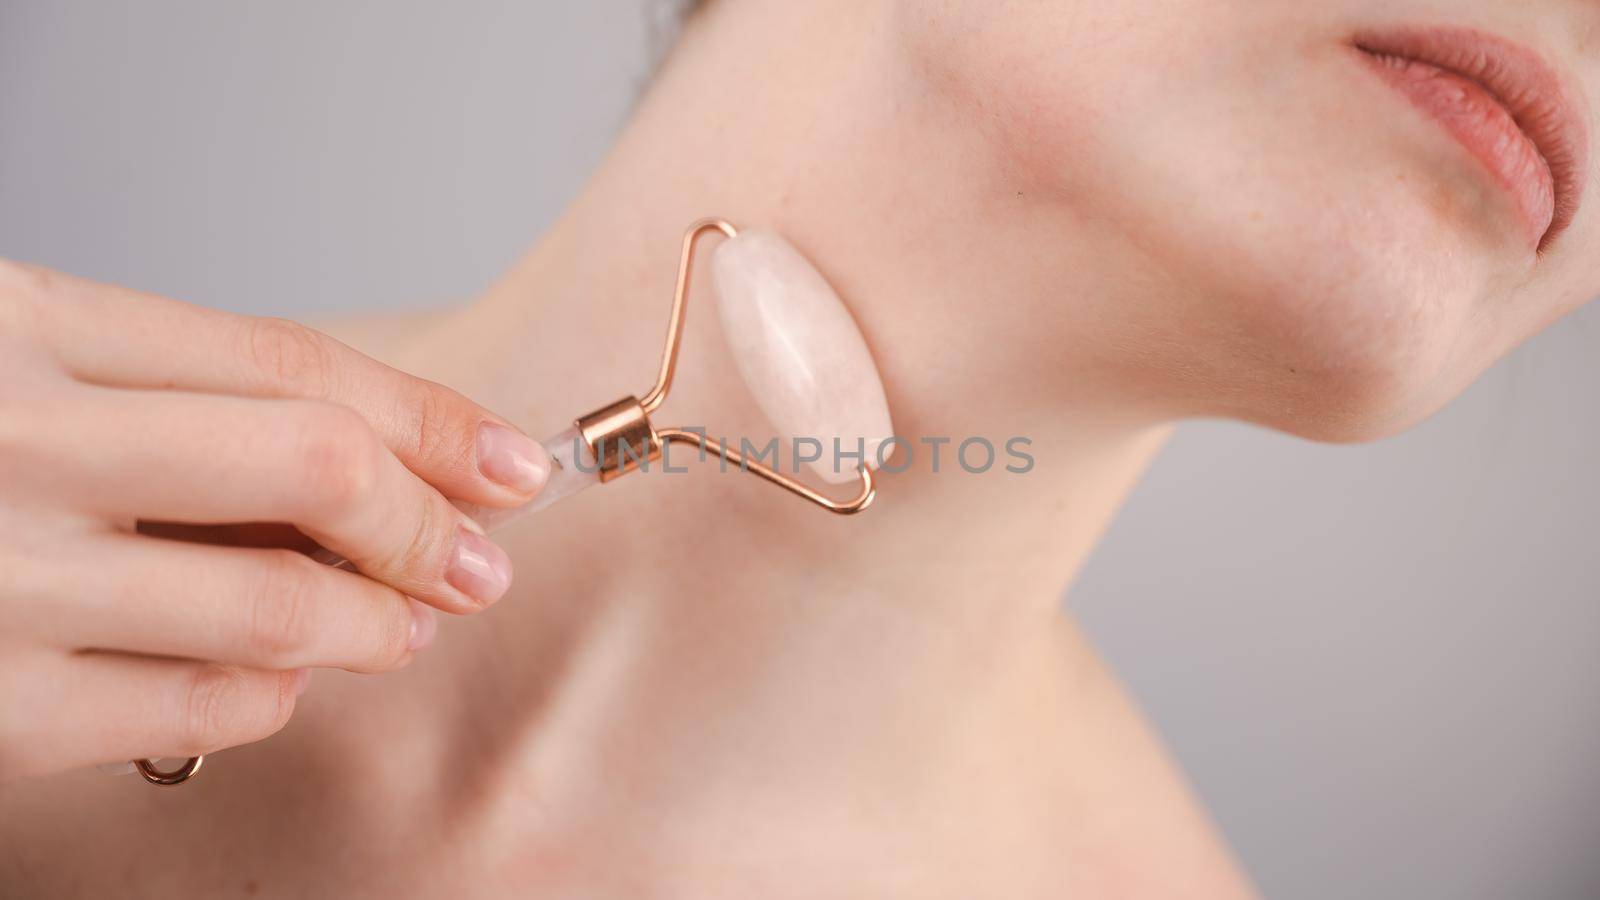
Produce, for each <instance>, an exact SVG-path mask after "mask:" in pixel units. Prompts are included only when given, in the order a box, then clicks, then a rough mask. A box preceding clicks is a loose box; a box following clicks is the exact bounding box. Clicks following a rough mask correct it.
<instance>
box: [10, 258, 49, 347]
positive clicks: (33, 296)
mask: <svg viewBox="0 0 1600 900" xmlns="http://www.w3.org/2000/svg"><path fill="white" fill-rule="evenodd" d="M55 280H56V275H55V273H53V272H51V271H50V270H49V269H44V268H41V267H39V266H30V265H27V264H25V263H19V262H13V261H11V260H9V259H0V335H20V334H23V333H25V332H27V331H30V330H31V326H33V325H34V324H35V323H34V318H35V317H36V316H37V315H38V314H39V313H40V305H39V304H40V301H41V300H42V299H44V298H48V297H49V296H50V295H52V294H54V293H55V292H56V288H55Z"/></svg>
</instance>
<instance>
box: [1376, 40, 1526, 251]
mask: <svg viewBox="0 0 1600 900" xmlns="http://www.w3.org/2000/svg"><path fill="white" fill-rule="evenodd" d="M1362 56H1363V57H1365V58H1366V59H1367V61H1368V62H1369V63H1370V64H1371V65H1372V67H1373V68H1374V69H1375V70H1376V71H1377V72H1378V74H1379V75H1381V76H1383V78H1384V79H1385V80H1386V81H1388V82H1389V83H1390V84H1391V85H1393V86H1394V87H1396V88H1397V89H1399V90H1400V92H1401V93H1403V94H1405V95H1406V96H1407V97H1408V98H1410V100H1411V102H1412V104H1413V105H1415V106H1416V107H1417V108H1418V109H1421V110H1422V111H1423V112H1425V113H1427V114H1429V115H1431V116H1432V117H1433V118H1435V119H1437V120H1438V121H1439V122H1440V123H1441V124H1442V125H1444V127H1445V129H1446V130H1447V131H1449V132H1450V133H1451V134H1452V135H1454V137H1455V139H1456V140H1457V141H1458V142H1460V143H1461V145H1462V146H1463V147H1465V148H1466V149H1467V150H1468V152H1470V153H1471V154H1472V155H1473V156H1474V157H1476V158H1477V160H1478V161H1479V162H1480V163H1482V164H1483V166H1484V167H1485V168H1487V169H1488V171H1489V173H1490V174H1491V175H1493V176H1494V180H1495V181H1496V182H1497V183H1498V184H1499V185H1500V187H1501V188H1503V189H1504V190H1505V191H1506V193H1508V194H1509V195H1510V197H1511V201H1512V203H1513V205H1514V206H1515V208H1516V212H1517V218H1518V219H1519V220H1520V224H1521V225H1522V226H1523V230H1524V233H1525V236H1526V238H1527V240H1528V243H1529V245H1530V246H1531V247H1533V248H1534V249H1536V250H1537V249H1538V248H1539V246H1540V245H1541V244H1542V243H1543V241H1544V236H1545V234H1547V233H1548V232H1549V231H1550V226H1551V223H1552V222H1554V221H1555V212H1556V185H1555V176H1554V175H1553V174H1552V173H1551V171H1550V164H1549V162H1548V161H1546V160H1545V158H1544V155H1543V154H1541V153H1540V152H1539V148H1538V147H1537V146H1536V145H1535V144H1534V142H1533V141H1532V140H1531V139H1530V138H1529V137H1528V135H1527V134H1526V133H1525V132H1524V131H1523V130H1522V128H1521V127H1520V126H1518V125H1517V122H1516V119H1514V118H1512V116H1511V113H1510V111H1508V110H1507V109H1506V108H1505V106H1504V105H1502V104H1501V103H1500V101H1498V100H1496V99H1495V98H1494V97H1493V96H1492V95H1491V94H1490V93H1489V92H1488V91H1486V90H1485V89H1484V88H1483V87H1482V86H1481V85H1479V84H1478V83H1477V82H1475V81H1473V80H1472V79H1470V78H1466V77H1464V76H1461V75H1457V74H1456V73H1454V72H1450V71H1448V70H1446V69H1441V68H1439V67H1438V66H1433V65H1429V64H1428V63H1424V62H1418V61H1416V60H1413V59H1405V58H1403V57H1397V56H1386V55H1380V54H1374V53H1370V52H1367V51H1362Z"/></svg>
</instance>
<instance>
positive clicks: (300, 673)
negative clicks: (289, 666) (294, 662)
mask: <svg viewBox="0 0 1600 900" xmlns="http://www.w3.org/2000/svg"><path fill="white" fill-rule="evenodd" d="M310 686H311V670H310V669H295V670H294V680H293V681H291V682H290V683H289V689H290V690H292V691H294V695H295V696H296V697H298V696H300V695H301V694H304V693H305V692H306V688H308V687H310Z"/></svg>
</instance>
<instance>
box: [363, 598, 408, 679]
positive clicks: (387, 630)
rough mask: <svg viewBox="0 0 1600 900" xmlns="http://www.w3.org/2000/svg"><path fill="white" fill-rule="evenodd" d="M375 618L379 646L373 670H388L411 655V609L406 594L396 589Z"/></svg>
mask: <svg viewBox="0 0 1600 900" xmlns="http://www.w3.org/2000/svg"><path fill="white" fill-rule="evenodd" d="M375 618H376V621H375V622H374V623H373V628H374V632H375V639H376V642H377V646H376V647H375V648H374V650H373V653H372V658H371V661H370V666H371V671H375V672H382V671H388V670H389V669H393V668H395V667H396V666H399V665H400V664H401V663H403V662H405V660H406V659H407V658H408V657H410V655H411V609H410V604H409V602H408V601H407V600H406V598H405V595H404V594H401V593H400V592H399V591H394V592H393V595H392V596H391V597H389V598H388V599H386V600H385V601H384V602H383V603H382V605H381V612H379V613H378V614H377V615H376V617H375Z"/></svg>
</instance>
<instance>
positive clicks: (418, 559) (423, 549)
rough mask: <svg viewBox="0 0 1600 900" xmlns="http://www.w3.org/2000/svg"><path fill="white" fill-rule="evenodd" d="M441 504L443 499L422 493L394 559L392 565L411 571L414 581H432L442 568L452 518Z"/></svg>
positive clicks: (443, 504) (449, 536)
mask: <svg viewBox="0 0 1600 900" xmlns="http://www.w3.org/2000/svg"><path fill="white" fill-rule="evenodd" d="M444 507H445V502H444V500H442V499H440V498H439V497H437V496H431V495H427V494H425V495H424V496H423V498H422V502H421V503H420V504H419V509H418V510H417V517H416V521H415V523H414V525H413V527H412V529H411V533H410V536H409V537H408V538H407V540H406V543H405V545H404V546H403V547H401V548H400V552H399V555H398V556H397V558H396V560H395V566H396V567H397V568H399V569H401V570H403V571H406V572H409V573H412V580H414V581H416V582H418V583H428V582H431V581H433V580H434V579H436V578H437V577H438V573H439V572H440V571H442V569H443V560H444V554H445V552H446V550H447V549H448V541H449V540H450V538H451V535H449V534H447V531H448V530H449V528H450V524H451V523H452V522H453V521H454V519H453V517H452V516H450V515H449V514H448V513H446V511H445V508H444Z"/></svg>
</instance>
